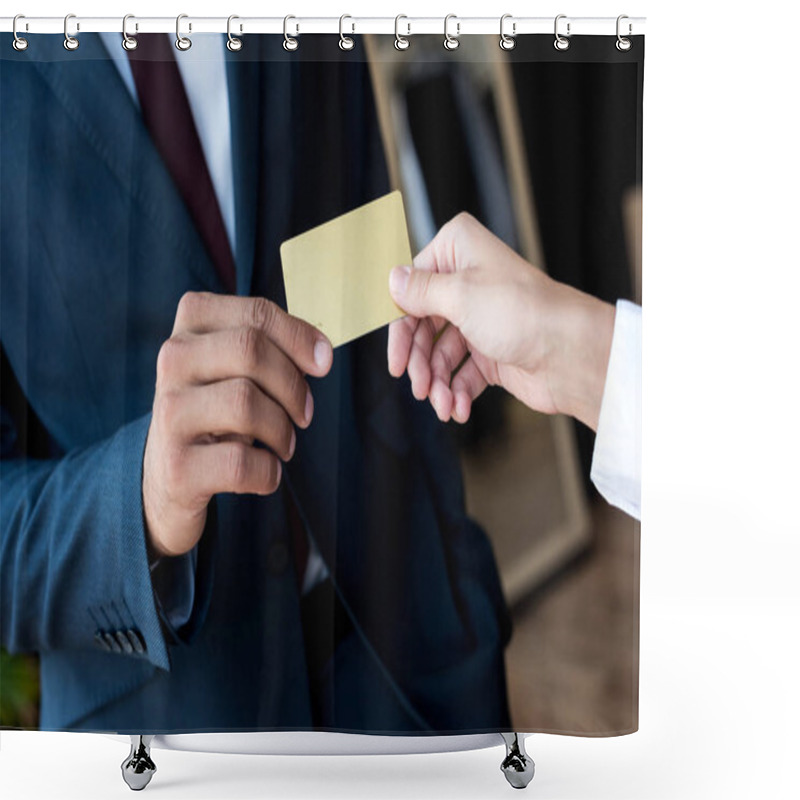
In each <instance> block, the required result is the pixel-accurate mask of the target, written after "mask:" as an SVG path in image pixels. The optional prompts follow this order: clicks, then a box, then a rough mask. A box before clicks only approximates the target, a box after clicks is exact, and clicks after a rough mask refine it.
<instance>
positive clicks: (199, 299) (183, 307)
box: [175, 292, 208, 325]
mask: <svg viewBox="0 0 800 800" xmlns="http://www.w3.org/2000/svg"><path fill="white" fill-rule="evenodd" d="M207 302H208V294H207V292H184V294H183V296H182V297H181V299H180V300H179V301H178V311H177V313H176V315H175V321H176V323H177V324H182V325H186V324H188V323H189V322H191V321H192V320H194V319H197V318H198V317H199V316H200V315H201V314H202V309H203V307H204V306H205V304H206V303H207Z"/></svg>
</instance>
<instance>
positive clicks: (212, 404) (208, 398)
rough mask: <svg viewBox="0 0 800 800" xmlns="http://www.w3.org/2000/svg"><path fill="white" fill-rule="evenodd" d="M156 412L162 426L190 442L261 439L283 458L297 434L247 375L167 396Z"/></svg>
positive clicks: (286, 417) (292, 452) (282, 413)
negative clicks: (230, 438)
mask: <svg viewBox="0 0 800 800" xmlns="http://www.w3.org/2000/svg"><path fill="white" fill-rule="evenodd" d="M159 413H160V414H161V415H162V416H161V422H163V423H164V425H165V427H168V429H169V430H171V431H172V432H174V433H175V434H177V435H178V436H179V437H180V438H181V439H182V440H183V441H185V442H188V443H190V444H195V443H197V442H198V441H208V437H212V439H213V440H219V439H221V438H222V437H225V438H227V437H230V436H231V435H232V434H235V435H238V436H244V437H248V438H250V439H255V440H257V441H259V442H262V443H263V444H265V445H267V447H269V448H271V449H272V450H273V451H274V452H275V453H276V454H277V455H278V456H280V458H281V459H283V460H284V461H288V460H289V459H290V458H291V457H292V456H293V455H294V449H295V444H296V438H297V437H296V434H295V430H294V426H293V425H292V423H291V421H290V420H289V417H288V416H287V415H286V412H285V411H284V410H283V409H282V408H281V407H280V406H279V405H278V404H277V403H276V402H275V401H274V400H272V398H270V397H267V395H265V394H264V393H263V392H262V391H261V390H260V389H259V388H258V386H256V384H255V383H253V382H252V381H251V380H249V379H248V378H232V379H230V380H225V381H218V382H217V383H211V384H208V385H206V386H192V387H189V388H187V389H184V390H183V391H182V392H179V393H174V394H171V395H167V396H165V397H164V398H162V401H161V403H160V405H159Z"/></svg>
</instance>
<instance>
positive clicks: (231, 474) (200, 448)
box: [181, 442, 282, 498]
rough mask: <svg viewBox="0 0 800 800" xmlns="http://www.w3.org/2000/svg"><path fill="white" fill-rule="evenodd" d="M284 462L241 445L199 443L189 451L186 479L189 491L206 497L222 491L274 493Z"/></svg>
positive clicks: (260, 449) (185, 472)
mask: <svg viewBox="0 0 800 800" xmlns="http://www.w3.org/2000/svg"><path fill="white" fill-rule="evenodd" d="M281 472H282V469H281V462H280V461H279V460H278V458H277V457H276V456H275V455H274V454H273V453H270V452H269V451H268V450H264V449H262V448H258V447H248V446H247V445H245V444H243V443H241V442H220V443H218V444H196V445H192V446H191V447H190V448H189V450H188V451H187V456H186V461H185V467H184V470H183V472H182V478H181V479H182V480H183V481H185V486H186V489H187V491H191V493H193V494H196V496H198V497H202V498H206V497H211V496H212V495H215V494H219V493H220V492H233V493H235V494H261V495H266V494H272V493H273V492H274V491H275V490H276V489H277V488H278V485H279V484H280V480H281Z"/></svg>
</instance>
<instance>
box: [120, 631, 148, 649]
mask: <svg viewBox="0 0 800 800" xmlns="http://www.w3.org/2000/svg"><path fill="white" fill-rule="evenodd" d="M125 633H126V634H127V635H128V641H129V642H130V643H131V646H132V647H133V649H134V650H135V651H136V652H137V653H140V654H141V653H144V651H145V650H146V649H147V648H146V647H145V644H144V639H142V638H141V636H139V634H138V633H137V632H136V631H135V630H133V628H128V630H127V631H125Z"/></svg>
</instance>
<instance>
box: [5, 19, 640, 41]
mask: <svg viewBox="0 0 800 800" xmlns="http://www.w3.org/2000/svg"><path fill="white" fill-rule="evenodd" d="M13 22H14V18H13V17H0V31H2V32H9V33H10V32H11V31H12V30H13ZM340 25H341V30H342V32H343V33H344V34H353V33H356V34H359V33H378V34H382V33H385V34H392V35H394V33H395V25H397V26H398V32H399V33H400V34H401V35H402V36H409V35H410V36H414V35H416V34H439V35H443V34H444V32H445V19H444V17H406V16H403V15H401V16H400V17H399V18H398V19H397V20H396V19H395V17H353V16H349V15H345V18H344V19H343V20H342V21H341V23H340V20H339V17H303V16H297V17H295V16H291V18H290V19H288V21H286V22H285V21H284V17H235V18H234V20H233V21H232V23H231V32H232V33H233V34H235V35H237V36H241V35H246V34H248V33H275V34H283V33H284V31H286V32H287V33H289V34H290V35H292V36H296V35H298V34H299V35H302V34H304V33H330V34H336V35H338V34H339V32H340ZM567 25H569V29H568V28H567ZM284 26H286V28H285V29H284ZM558 26H559V31H560V32H561V33H562V34H566V33H568V34H569V35H571V36H603V35H608V36H614V35H616V33H617V18H616V17H570V16H566V15H559V21H558ZM180 27H181V33H182V34H184V35H191V34H197V33H225V32H226V31H227V30H228V18H227V17H192V16H184V17H183V18H182V19H181V22H180ZM644 27H645V18H644V17H627V18H625V19H624V20H623V22H622V28H621V31H620V32H621V34H622V35H623V36H636V35H640V34H643V33H644ZM126 29H127V31H128V33H129V34H130V35H136V33H175V29H176V18H175V17H133V16H132V17H130V18H129V19H128V23H127V28H126ZM554 29H555V17H514V16H509V15H506V16H505V20H504V23H503V30H504V31H505V32H506V34H508V35H514V36H521V35H525V34H536V33H547V34H551V35H552V34H553V32H554ZM447 30H448V31H449V32H450V34H451V35H453V36H464V35H471V34H490V33H492V34H498V35H499V34H500V17H499V16H497V17H459V16H457V15H450V18H449V20H448V23H447ZM101 32H111V33H116V32H119V33H120V34H121V33H122V18H121V17H81V16H77V15H74V16H72V15H71V16H70V18H69V33H70V34H71V35H80V34H81V33H101ZM17 33H19V34H20V35H23V34H26V33H60V34H63V33H64V17H20V18H19V19H18V20H17Z"/></svg>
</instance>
